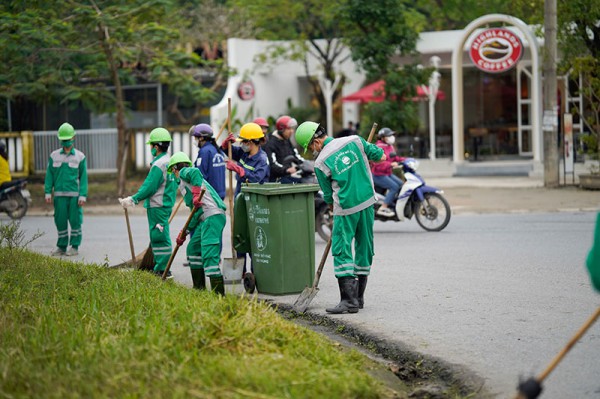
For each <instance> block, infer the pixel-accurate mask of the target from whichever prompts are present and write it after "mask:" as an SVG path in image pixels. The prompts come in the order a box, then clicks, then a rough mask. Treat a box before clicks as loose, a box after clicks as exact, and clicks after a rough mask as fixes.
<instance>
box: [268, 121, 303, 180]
mask: <svg viewBox="0 0 600 399" xmlns="http://www.w3.org/2000/svg"><path fill="white" fill-rule="evenodd" d="M275 127H276V129H277V130H276V131H275V132H273V134H272V135H271V137H270V138H269V141H268V142H267V144H266V145H265V147H264V149H265V152H266V153H267V158H268V159H269V168H270V173H269V181H272V182H280V183H284V184H286V183H302V179H301V177H300V176H299V173H298V172H299V168H298V167H297V166H294V165H295V164H301V163H302V162H304V158H302V157H301V156H300V154H299V153H298V150H296V148H295V147H294V146H293V145H292V143H291V142H290V138H291V137H292V135H293V134H294V132H295V131H296V128H297V127H298V122H297V121H296V119H294V118H291V117H289V116H287V115H284V116H282V117H280V118H279V119H277V122H276V123H275Z"/></svg>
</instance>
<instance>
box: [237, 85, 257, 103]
mask: <svg viewBox="0 0 600 399" xmlns="http://www.w3.org/2000/svg"><path fill="white" fill-rule="evenodd" d="M238 97H239V98H240V99H242V100H252V99H253V98H254V84H252V82H250V81H246V82H242V83H240V84H239V85H238Z"/></svg>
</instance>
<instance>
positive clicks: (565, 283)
mask: <svg viewBox="0 0 600 399" xmlns="http://www.w3.org/2000/svg"><path fill="white" fill-rule="evenodd" d="M185 216H186V214H181V215H180V216H177V217H176V218H175V220H174V222H173V226H175V229H176V230H178V229H179V228H180V227H181V226H183V224H184V223H185ZM0 220H1V221H3V222H4V221H5V220H6V217H5V216H2V217H0ZM594 220H595V212H553V213H519V214H478V215H475V214H462V215H454V216H453V218H452V220H451V221H450V225H449V226H448V227H447V229H446V230H445V231H443V232H441V233H427V232H425V231H423V230H421V229H420V228H419V227H418V225H417V224H416V222H415V221H409V222H405V223H390V222H388V223H381V222H376V224H375V243H376V255H375V261H374V265H373V270H372V275H371V277H370V280H369V286H368V288H367V293H366V297H365V302H366V304H365V309H364V310H361V311H360V312H359V313H358V314H355V315H341V316H335V317H337V318H338V319H341V320H344V322H346V323H348V324H350V325H352V326H354V327H357V328H359V329H361V330H362V331H365V332H367V333H369V334H372V335H374V336H378V337H381V338H384V339H385V340H388V341H390V342H391V343H398V344H402V345H405V346H408V347H410V348H412V349H414V350H415V351H418V352H420V353H423V354H426V355H430V356H434V357H438V358H441V359H443V360H445V361H447V362H449V363H453V364H456V365H460V366H463V367H467V368H468V369H469V370H471V371H472V372H474V373H475V374H477V375H478V376H480V377H482V378H483V379H484V381H485V387H486V388H487V389H488V390H490V391H492V392H494V393H496V394H497V397H499V398H500V397H502V398H506V397H512V395H513V394H514V393H515V386H516V384H517V382H518V378H519V376H521V375H525V376H530V375H532V374H538V373H539V372H540V371H542V370H543V369H544V368H545V367H546V365H547V364H548V363H549V362H550V360H551V359H552V358H553V357H554V355H555V354H556V353H557V352H558V351H559V350H560V349H561V348H562V347H563V346H564V345H565V344H566V342H567V341H568V340H569V339H570V337H571V336H572V335H573V334H574V333H575V332H576V331H577V330H578V328H579V327H580V326H581V325H582V324H583V323H584V322H585V320H586V319H587V318H588V317H589V316H590V315H591V313H592V312H593V311H594V310H595V309H596V307H597V306H598V305H599V304H600V296H599V295H598V294H597V293H595V292H593V290H592V288H591V287H590V284H589V280H588V276H587V273H586V270H585V267H584V259H585V256H586V254H587V251H588V249H589V247H590V244H591V239H592V231H593V227H594ZM131 222H132V230H133V237H134V242H135V245H136V252H140V251H141V250H143V249H144V248H145V247H146V246H147V245H148V236H147V224H146V219H145V216H144V211H143V210H141V209H138V208H136V209H135V210H134V212H133V214H132V215H131ZM22 227H23V229H24V230H25V231H26V232H27V234H28V235H30V234H32V233H33V232H35V231H37V230H39V231H43V232H46V234H45V235H44V236H43V237H42V238H40V239H38V240H36V241H35V242H33V243H32V244H31V245H30V247H31V249H33V250H35V251H39V252H42V253H50V251H51V250H52V249H53V248H54V244H55V240H56V230H55V228H54V225H53V220H52V217H48V216H28V217H26V218H25V219H23V221H22ZM175 229H174V230H175ZM225 231H226V232H228V231H229V227H226V228H225ZM171 233H172V236H173V237H174V236H175V234H176V231H172V232H171ZM83 234H84V235H83V237H84V238H83V245H82V247H81V249H80V255H79V256H78V257H76V258H75V259H77V260H84V261H86V262H97V263H105V262H106V263H108V264H111V265H112V264H117V263H119V262H121V261H123V260H126V259H128V258H130V250H129V243H128V240H127V230H126V225H125V219H124V217H123V216H120V215H105V216H96V215H92V216H86V217H85V220H84V225H83ZM225 236H226V237H225V241H224V255H223V256H224V257H229V256H230V253H229V251H228V248H230V246H229V240H228V237H227V236H228V234H225ZM316 242H317V247H316V254H317V261H318V259H320V256H321V253H322V251H323V249H324V246H325V245H324V243H323V242H322V241H321V240H320V239H318V238H317V240H316ZM183 260H184V249H183V248H182V249H181V250H180V252H179V254H178V256H177V259H176V262H175V264H174V266H173V268H172V270H173V272H174V274H175V279H176V280H177V281H179V282H181V283H183V284H186V285H188V286H191V279H190V277H189V271H188V270H187V269H186V268H184V267H183V266H182V262H183ZM332 269H333V267H332V260H331V258H329V259H328V262H327V263H326V266H325V271H324V273H323V277H322V279H321V284H320V288H321V290H320V292H319V294H318V295H317V296H316V298H315V299H314V300H313V302H312V304H311V307H310V309H309V311H311V312H314V313H317V314H325V312H324V309H325V307H327V306H330V305H334V304H335V303H337V301H338V299H339V297H338V290H337V284H336V281H335V278H334V277H333V272H332ZM296 298H297V294H294V295H286V296H277V297H269V299H273V300H275V301H276V302H280V303H293V301H294V300H295V299H296ZM599 339H600V324H598V325H595V326H594V327H593V328H592V329H591V330H590V331H589V332H588V333H587V334H586V336H584V338H583V339H582V340H581V341H580V342H579V343H578V344H577V345H576V346H575V347H574V349H573V350H572V351H571V352H570V353H569V355H568V356H567V357H566V358H565V359H564V360H563V362H562V363H561V364H560V365H559V367H558V368H556V370H555V371H554V372H553V373H552V374H551V375H550V377H549V378H548V379H547V380H546V383H545V384H544V387H545V391H544V394H543V396H542V397H543V398H546V399H550V398H556V399H558V398H598V397H600V373H599V372H598V359H600V345H598V341H599Z"/></svg>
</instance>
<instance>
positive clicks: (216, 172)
mask: <svg viewBox="0 0 600 399" xmlns="http://www.w3.org/2000/svg"><path fill="white" fill-rule="evenodd" d="M189 133H190V135H192V136H193V137H194V143H195V144H196V147H198V158H196V162H194V166H195V167H196V168H198V169H199V170H200V172H202V176H204V178H205V179H206V181H207V182H208V183H209V184H210V185H211V186H212V187H213V188H214V189H215V190H216V191H217V194H219V197H221V199H224V198H225V154H224V153H223V151H221V149H220V148H219V146H218V145H217V143H216V142H215V138H214V137H213V130H212V128H211V127H210V126H209V125H207V124H206V123H200V124H199V125H194V126H192V127H191V128H190V131H189Z"/></svg>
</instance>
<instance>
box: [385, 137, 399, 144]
mask: <svg viewBox="0 0 600 399" xmlns="http://www.w3.org/2000/svg"><path fill="white" fill-rule="evenodd" d="M384 140H385V142H386V143H387V144H394V143H395V142H396V137H394V136H389V137H385V138H384Z"/></svg>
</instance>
